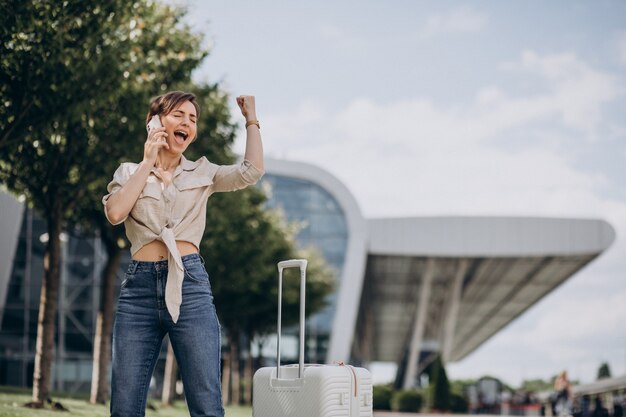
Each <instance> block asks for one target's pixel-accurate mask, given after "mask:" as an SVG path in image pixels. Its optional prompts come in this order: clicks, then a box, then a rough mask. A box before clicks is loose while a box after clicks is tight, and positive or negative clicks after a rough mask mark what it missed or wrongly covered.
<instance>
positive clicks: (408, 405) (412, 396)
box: [391, 389, 423, 413]
mask: <svg viewBox="0 0 626 417" xmlns="http://www.w3.org/2000/svg"><path fill="white" fill-rule="evenodd" d="M422 404H423V397H422V394H421V393H420V392H419V391H417V390H415V389H409V390H400V391H396V392H394V393H393V396H392V397H391V409H392V410H393V411H405V412H412V413H418V412H419V411H420V409H421V408H422Z"/></svg>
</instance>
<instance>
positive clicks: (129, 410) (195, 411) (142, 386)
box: [111, 254, 224, 417]
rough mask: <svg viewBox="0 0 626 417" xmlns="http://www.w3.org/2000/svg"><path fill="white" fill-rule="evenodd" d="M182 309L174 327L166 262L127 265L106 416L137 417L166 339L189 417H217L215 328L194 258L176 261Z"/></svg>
mask: <svg viewBox="0 0 626 417" xmlns="http://www.w3.org/2000/svg"><path fill="white" fill-rule="evenodd" d="M182 259H183V266H184V268H185V278H184V280H183V303H182V305H181V306H180V317H179V318H178V321H177V323H176V324H174V322H173V321H172V318H171V317H170V315H169V313H168V311H167V308H166V306H165V282H166V280H167V261H158V262H142V261H135V260H133V261H131V263H130V265H129V266H128V272H127V273H126V276H125V280H124V282H123V283H122V288H121V291H120V298H119V305H118V309H117V314H116V316H115V325H114V328H113V374H112V379H111V416H112V417H143V416H144V415H145V410H146V400H147V397H148V388H149V385H150V379H151V377H152V373H153V372H154V368H155V366H156V362H157V359H158V357H159V352H160V351H161V343H162V341H163V337H164V336H165V334H166V333H167V334H169V338H170V341H171V342H172V347H173V348H174V353H175V355H176V361H177V362H178V368H179V369H180V374H181V377H182V380H183V387H184V390H185V398H186V400H187V406H188V407H189V414H190V415H191V417H200V416H202V417H206V416H214V417H223V416H224V408H223V407H222V394H221V384H220V348H221V343H220V324H219V322H218V319H217V314H216V313H215V306H214V305H213V295H212V294H211V284H210V283H209V275H208V274H207V272H206V270H205V269H204V261H203V260H202V258H201V257H200V255H199V254H192V255H186V256H183V257H182Z"/></svg>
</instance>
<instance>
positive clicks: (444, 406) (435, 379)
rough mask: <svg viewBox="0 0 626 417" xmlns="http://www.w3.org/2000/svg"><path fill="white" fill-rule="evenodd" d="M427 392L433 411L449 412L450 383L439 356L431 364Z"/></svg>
mask: <svg viewBox="0 0 626 417" xmlns="http://www.w3.org/2000/svg"><path fill="white" fill-rule="evenodd" d="M429 391H430V398H431V406H432V408H433V409H434V410H439V411H448V410H450V383H449V382H448V376H447V375H446V368H445V367H444V365H443V361H442V360H441V356H440V357H438V358H437V359H436V360H435V362H434V364H433V370H432V378H431V381H430V386H429Z"/></svg>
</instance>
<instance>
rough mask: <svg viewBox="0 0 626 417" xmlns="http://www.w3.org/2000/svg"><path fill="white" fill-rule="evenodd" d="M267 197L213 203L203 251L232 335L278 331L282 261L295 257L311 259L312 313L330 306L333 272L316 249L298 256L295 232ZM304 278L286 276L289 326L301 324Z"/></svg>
mask: <svg viewBox="0 0 626 417" xmlns="http://www.w3.org/2000/svg"><path fill="white" fill-rule="evenodd" d="M264 202H265V195H264V194H263V192H262V191H261V190H259V189H258V188H254V187H249V188H247V189H244V190H241V191H237V192H235V193H223V194H217V195H214V196H212V197H211V199H210V200H209V203H208V205H209V208H208V211H207V228H206V231H205V235H204V238H203V240H202V244H201V245H202V246H201V252H202V254H203V257H204V258H205V260H206V268H207V271H208V272H209V275H211V276H212V277H213V278H212V281H211V283H212V286H213V293H214V295H215V303H216V307H217V311H218V314H219V315H220V320H221V321H222V322H223V323H224V325H225V327H226V328H227V329H228V330H229V331H230V332H235V333H236V332H244V333H246V334H248V335H249V336H254V335H263V334H266V333H268V332H271V331H274V330H275V328H276V311H277V308H278V304H277V300H278V280H277V275H278V274H277V268H276V263H277V262H278V261H281V260H285V259H290V258H294V257H305V258H307V259H308V260H309V267H308V269H307V271H308V272H307V288H306V289H307V298H306V313H307V315H308V314H310V313H312V312H315V311H318V310H319V309H321V308H322V307H324V305H325V299H326V296H327V295H328V294H329V293H330V291H331V290H332V282H333V273H332V271H331V270H330V269H329V268H328V267H327V266H326V265H325V263H324V261H323V259H322V258H321V255H319V254H318V253H316V252H314V251H310V250H309V251H307V252H299V253H298V252H296V250H295V242H294V237H293V229H292V228H291V226H290V225H288V224H287V223H286V222H285V221H284V220H283V219H282V218H281V217H280V216H279V215H278V214H277V213H275V212H270V211H266V210H265V209H264V206H263V203H264ZM299 288H300V280H299V274H298V273H297V271H295V270H291V269H290V270H286V271H285V273H284V278H283V320H284V321H283V324H284V325H285V326H288V325H289V324H292V323H296V322H297V321H298V317H299V315H298V312H299V307H298V306H299V297H300V293H299Z"/></svg>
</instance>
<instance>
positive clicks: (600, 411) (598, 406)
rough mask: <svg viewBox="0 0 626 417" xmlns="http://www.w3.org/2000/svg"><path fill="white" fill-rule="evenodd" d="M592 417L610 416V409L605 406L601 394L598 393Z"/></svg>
mask: <svg viewBox="0 0 626 417" xmlns="http://www.w3.org/2000/svg"><path fill="white" fill-rule="evenodd" d="M591 417H609V410H607V409H606V408H604V406H603V405H602V398H601V397H600V396H599V395H596V399H595V402H594V407H593V413H592V414H591Z"/></svg>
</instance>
